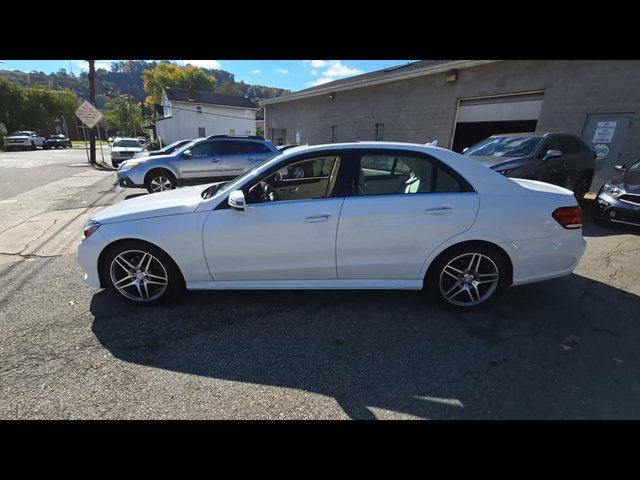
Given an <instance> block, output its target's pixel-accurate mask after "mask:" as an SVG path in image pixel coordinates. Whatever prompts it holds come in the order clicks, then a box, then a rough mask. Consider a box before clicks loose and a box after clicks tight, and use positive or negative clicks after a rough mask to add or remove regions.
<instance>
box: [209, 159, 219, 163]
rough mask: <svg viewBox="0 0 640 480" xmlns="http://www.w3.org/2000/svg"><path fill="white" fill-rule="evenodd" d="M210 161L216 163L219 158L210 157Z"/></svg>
mask: <svg viewBox="0 0 640 480" xmlns="http://www.w3.org/2000/svg"><path fill="white" fill-rule="evenodd" d="M209 161H210V162H211V163H218V162H219V161H220V159H219V158H212V159H211V160H209Z"/></svg>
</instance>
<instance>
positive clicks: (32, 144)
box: [31, 142, 36, 150]
mask: <svg viewBox="0 0 640 480" xmlns="http://www.w3.org/2000/svg"><path fill="white" fill-rule="evenodd" d="M35 149H36V144H35V143H33V142H31V150H35Z"/></svg>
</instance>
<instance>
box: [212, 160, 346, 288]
mask: <svg viewBox="0 0 640 480" xmlns="http://www.w3.org/2000/svg"><path fill="white" fill-rule="evenodd" d="M314 156H315V158H327V157H330V158H332V159H333V160H332V162H333V166H332V174H331V175H329V177H328V178H324V179H323V180H322V186H320V187H317V188H314V189H306V190H305V189H300V188H299V189H298V190H297V192H295V194H294V192H291V194H287V196H286V197H285V196H283V197H282V198H280V197H279V196H278V197H277V198H274V200H275V201H264V200H263V199H261V195H260V194H259V191H260V189H262V188H263V185H266V184H269V185H271V184H272V183H273V182H274V181H275V178H276V173H277V170H278V169H280V168H282V167H285V168H286V165H278V166H277V167H275V169H272V170H270V171H268V172H265V173H264V174H263V175H261V176H260V177H259V178H257V179H256V180H254V181H253V182H251V183H250V184H249V185H247V186H246V187H245V188H243V191H244V194H245V202H246V204H247V206H246V209H245V210H244V211H238V210H234V209H231V208H228V205H227V203H226V200H223V203H222V204H221V205H220V206H219V207H218V208H217V209H216V210H214V211H212V212H211V214H210V215H209V216H208V217H207V220H206V221H205V224H204V229H203V237H202V238H203V245H204V252H205V256H206V259H207V264H208V266H209V270H210V272H211V276H212V277H213V278H214V280H216V281H239V280H249V281H250V280H253V281H259V280H331V279H336V278H337V274H336V233H337V228H338V219H339V216H340V209H341V208H342V204H343V202H344V196H335V195H334V192H335V186H336V178H337V176H338V172H339V170H340V155H339V154H336V153H335V152H333V153H331V154H330V155H322V154H314ZM305 161H313V159H308V158H305V159H300V158H295V157H293V158H291V159H289V160H288V162H289V163H299V162H305ZM289 188H290V187H289ZM256 192H258V193H256ZM229 193H231V192H229Z"/></svg>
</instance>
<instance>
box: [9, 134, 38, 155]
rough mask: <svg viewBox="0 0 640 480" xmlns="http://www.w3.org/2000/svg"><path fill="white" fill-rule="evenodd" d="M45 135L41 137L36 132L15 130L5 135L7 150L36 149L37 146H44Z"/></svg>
mask: <svg viewBox="0 0 640 480" xmlns="http://www.w3.org/2000/svg"><path fill="white" fill-rule="evenodd" d="M45 142H46V141H45V139H44V137H41V136H40V135H38V134H37V133H36V132H32V131H24V132H13V133H12V134H11V135H9V136H8V137H4V149H5V150H6V151H7V152H10V151H11V150H15V149H16V148H19V149H21V150H35V149H36V147H42V148H44V144H45Z"/></svg>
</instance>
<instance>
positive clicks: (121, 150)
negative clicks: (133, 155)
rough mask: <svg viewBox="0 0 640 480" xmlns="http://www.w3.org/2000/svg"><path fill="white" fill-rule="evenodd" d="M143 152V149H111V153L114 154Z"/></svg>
mask: <svg viewBox="0 0 640 480" xmlns="http://www.w3.org/2000/svg"><path fill="white" fill-rule="evenodd" d="M143 150H144V148H143V147H112V148H111V151H112V152H115V153H120V152H142V151H143Z"/></svg>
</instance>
